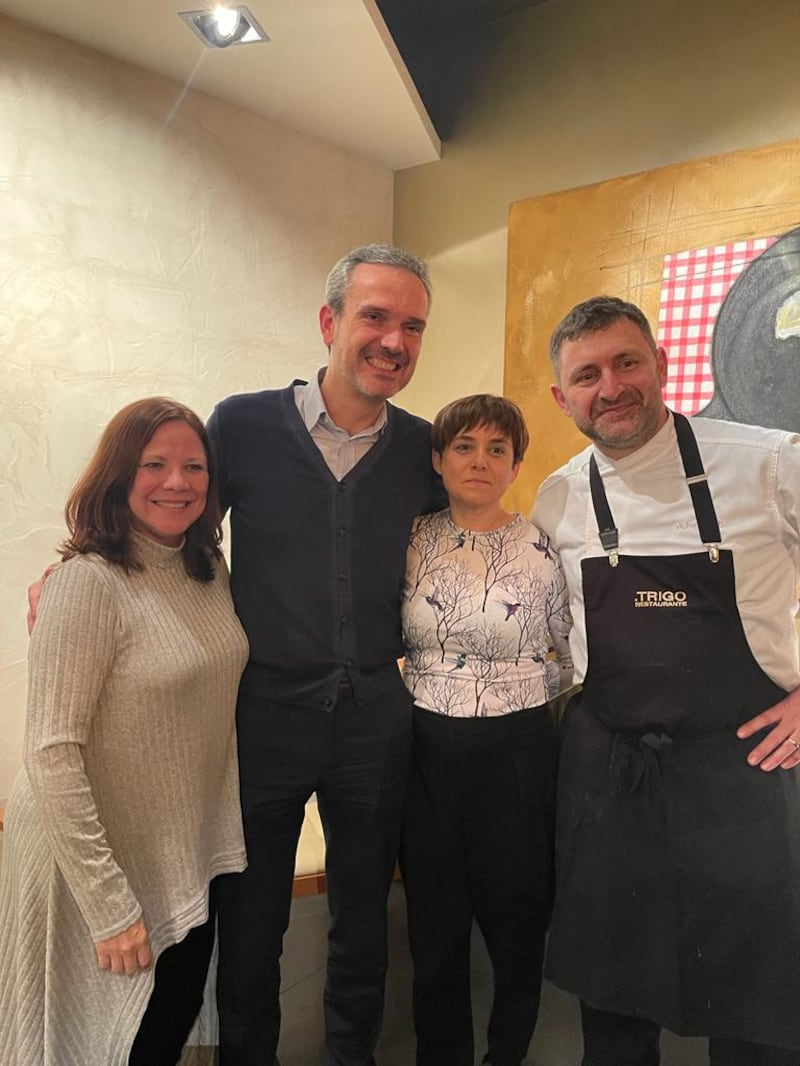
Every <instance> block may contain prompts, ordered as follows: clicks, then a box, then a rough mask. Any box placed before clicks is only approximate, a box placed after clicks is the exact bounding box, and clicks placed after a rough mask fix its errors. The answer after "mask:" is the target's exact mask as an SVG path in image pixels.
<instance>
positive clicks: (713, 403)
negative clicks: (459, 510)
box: [505, 141, 800, 510]
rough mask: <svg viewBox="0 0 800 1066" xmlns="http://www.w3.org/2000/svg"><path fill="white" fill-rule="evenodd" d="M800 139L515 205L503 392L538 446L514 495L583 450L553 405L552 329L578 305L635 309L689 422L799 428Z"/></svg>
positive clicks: (525, 492)
mask: <svg viewBox="0 0 800 1066" xmlns="http://www.w3.org/2000/svg"><path fill="white" fill-rule="evenodd" d="M798 173H800V141H788V142H782V143H780V144H777V145H769V146H767V147H764V148H757V149H751V150H747V151H741V152H734V153H729V154H726V155H721V156H714V157H711V158H708V159H701V160H695V161H692V162H689V163H681V164H677V165H674V166H669V167H663V168H659V169H658V170H652V171H648V172H645V173H642V174H634V175H630V176H628V177H623V178H615V179H612V180H610V181H605V182H600V183H599V184H596V185H590V186H584V187H581V188H577V189H568V190H566V191H563V192H558V193H552V194H549V195H547V196H540V197H535V198H533V199H530V200H524V201H521V202H519V203H516V204H513V205H512V207H511V212H510V218H509V248H508V291H507V304H506V352H505V393H506V395H508V396H510V397H512V398H513V399H515V400H517V402H518V403H520V404H521V406H522V408H523V410H524V412H525V415H526V418H527V420H528V425H529V428H530V430H531V438H532V445H531V449H530V451H529V453H528V457H527V458H526V461H525V463H524V465H523V468H522V472H521V473H520V477H519V478H518V480H517V483H516V485H515V486H514V489H513V490H512V494H511V495H512V500H511V502H512V504H513V505H514V506H516V507H518V508H519V509H520V510H527V509H529V508H530V505H531V502H532V500H533V497H534V495H535V492H536V488H537V486H538V484H539V483H540V482H541V480H542V479H543V478H544V477H545V476H546V475H547V474H548V473H550V471H552V470H553V469H555V468H556V467H557V466H559V465H560V464H561V463H563V462H564V461H565V460H566V459H568V458H569V456H570V455H573V454H574V453H575V452H577V451H579V450H580V449H582V448H583V447H585V445H586V440H585V438H584V437H583V436H582V435H581V434H580V433H579V432H578V431H577V430H576V429H575V427H574V426H573V425H572V422H571V421H570V420H569V419H568V418H566V417H565V416H564V415H563V414H562V413H561V412H560V411H559V410H558V409H557V407H556V405H555V403H554V402H553V400H552V397H551V396H550V383H551V381H552V372H551V368H550V360H549V355H548V341H549V337H550V333H551V332H552V330H553V328H554V327H555V325H556V324H557V323H558V321H559V320H560V319H561V317H562V316H563V315H564V314H565V313H566V312H567V311H568V310H569V309H570V308H571V307H572V306H573V305H574V304H576V303H578V302H580V301H581V300H584V299H587V298H588V297H590V296H595V295H597V294H599V293H608V294H610V295H614V296H621V297H622V298H623V299H626V300H631V301H633V302H634V303H636V304H638V305H639V306H640V307H641V308H642V310H643V311H644V312H645V314H646V315H647V316H648V318H649V320H650V322H651V324H652V326H653V329H654V331H656V332H657V339H658V342H659V344H662V345H663V346H664V348H665V349H666V351H667V356H668V359H669V361H670V373H669V378H668V382H667V386H666V389H665V399H666V401H667V403H668V404H669V405H670V406H672V407H674V408H675V409H677V410H680V411H682V412H683V413H685V414H696V413H698V412H701V411H702V413H704V414H708V415H710V416H712V417H718V418H732V419H733V420H735V421H742V422H754V423H757V424H761V425H773V426H780V427H781V428H786V429H792V430H797V431H800V182H798V180H797V175H798Z"/></svg>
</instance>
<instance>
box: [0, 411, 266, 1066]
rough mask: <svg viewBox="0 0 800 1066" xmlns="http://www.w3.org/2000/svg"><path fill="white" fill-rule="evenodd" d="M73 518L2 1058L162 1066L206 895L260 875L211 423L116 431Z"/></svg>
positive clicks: (5, 867) (34, 740)
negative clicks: (252, 859) (237, 725)
mask: <svg viewBox="0 0 800 1066" xmlns="http://www.w3.org/2000/svg"><path fill="white" fill-rule="evenodd" d="M67 524H68V528H69V537H68V539H67V540H66V542H65V544H64V545H63V548H62V560H63V562H62V564H61V565H60V566H59V567H58V568H57V569H56V570H55V571H54V573H53V574H52V575H51V576H50V577H49V578H48V579H47V583H46V585H45V589H44V593H43V595H42V600H41V604H40V607H39V618H38V621H37V623H36V627H35V629H34V632H33V637H32V640H31V649H30V661H29V690H28V712H27V719H26V729H25V743H24V769H23V770H22V771H21V772H20V774H19V776H18V778H17V780H16V782H15V784H14V786H13V789H12V793H11V796H10V797H9V801H8V806H7V811H6V831H5V845H4V856H3V864H2V872H1V873H0V1064H2V1066H144V1064H146V1066H161V1064H164V1066H166V1064H174V1063H175V1062H176V1061H177V1059H178V1058H179V1057H180V1052H181V1047H182V1046H183V1043H184V1041H185V1039H186V1036H187V1035H188V1032H189V1029H190V1028H191V1026H192V1023H193V1021H194V1018H195V1016H196V1014H197V1012H198V1010H199V1007H200V1003H201V1001H202V990H203V985H204V982H205V975H206V971H207V969H208V961H209V957H210V954H211V949H212V945H213V935H214V934H213V891H210V886H211V883H212V880H213V878H215V877H216V876H217V875H218V874H221V873H228V872H234V871H239V870H242V869H243V868H244V866H245V850H244V842H243V837H242V827H241V818H240V811H239V798H238V774H237V766H236V743H235V730H234V711H235V702H236V691H237V686H238V682H239V676H240V674H241V671H242V669H243V667H244V664H245V661H246V658H247V641H246V638H245V636H244V633H243V631H242V629H241V626H240V625H239V623H238V620H237V619H236V616H235V614H234V612H233V607H232V605H231V600H230V595H229V592H228V575H227V570H226V568H225V564H224V562H223V560H222V558H221V554H220V551H219V547H218V545H219V526H218V509H217V506H216V502H215V486H214V474H213V468H212V466H211V462H210V455H209V451H208V446H207V442H206V437H205V432H204V430H203V426H202V423H201V422H200V421H199V419H198V418H197V416H196V415H194V414H193V413H192V412H191V411H190V410H189V409H188V408H186V407H183V406H182V405H181V404H177V403H174V402H173V401H171V400H164V399H159V398H155V399H148V400H140V401H137V402H136V403H134V404H131V405H129V406H128V407H126V408H125V409H124V410H123V411H121V412H120V413H119V414H118V415H116V416H115V417H114V419H112V421H111V423H110V425H109V426H108V427H107V429H106V431H105V433H104V434H103V437H102V439H101V441H100V444H99V446H98V449H97V451H96V453H95V455H94V457H93V458H92V460H91V462H90V463H89V466H88V468H87V469H86V471H85V472H84V474H83V476H82V477H81V479H80V480H79V482H78V484H77V486H76V487H75V489H74V490H73V493H72V495H71V497H70V500H69V502H68V504H67ZM154 964H155V965H154Z"/></svg>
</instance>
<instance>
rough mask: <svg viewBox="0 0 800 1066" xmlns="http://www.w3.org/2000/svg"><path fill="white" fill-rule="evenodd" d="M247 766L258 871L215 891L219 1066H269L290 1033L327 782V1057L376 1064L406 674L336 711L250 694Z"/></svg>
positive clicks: (405, 733)
mask: <svg viewBox="0 0 800 1066" xmlns="http://www.w3.org/2000/svg"><path fill="white" fill-rule="evenodd" d="M237 729H238V738H239V773H240V779H241V794H242V812H243V817H244V831H245V841H246V844H247V860H248V866H247V870H246V871H245V872H244V873H242V874H236V875H233V876H229V877H223V878H220V885H219V892H218V928H219V970H218V977H217V1006H218V1009H219V1019H220V1060H219V1061H220V1066H270V1064H271V1063H272V1062H273V1061H274V1059H275V1056H276V1051H277V1046H278V1036H279V1031H280V1005H279V999H278V997H279V992H280V956H281V952H282V948H283V935H284V933H285V931H286V928H287V926H288V924H289V909H290V905H291V894H292V881H293V876H294V863H295V852H296V849H297V841H298V838H299V835H300V828H301V825H302V822H303V815H304V808H305V803H306V800H307V799H308V798H309V796H310V795H311V794H312V793H313V792H314V791H316V793H317V799H318V803H319V812H320V817H321V820H322V825H323V829H324V831H325V844H326V857H325V869H326V874H327V879H328V906H329V908H330V917H331V924H330V932H329V935H328V966H327V978H326V985H325V995H324V1015H325V1043H326V1058H325V1062H326V1066H368V1064H371V1063H372V1062H373V1058H372V1053H373V1051H374V1048H375V1045H376V1043H377V1041H378V1036H379V1035H380V1029H381V1022H382V1018H383V995H384V984H385V977H386V966H387V942H386V899H387V895H388V891H389V886H390V883H391V879H392V874H393V871H394V864H395V861H396V857H397V851H398V846H399V838H400V825H401V819H402V809H403V800H404V796H405V786H406V780H407V777H408V757H409V749H410V744H411V699H410V697H409V696H408V693H407V692H406V690H405V688H404V687H403V685H402V681H401V679H400V677H399V674H398V677H397V686H396V688H393V689H392V690H391V691H389V692H388V693H387V695H385V696H384V697H382V698H381V699H380V700H376V701H374V702H371V703H366V704H360V705H359V704H357V703H356V702H355V701H354V699H353V697H352V693H351V692H350V690H349V688H346V689H342V690H340V695H339V699H338V701H337V703H336V705H335V707H334V708H333V710H332V711H330V712H326V711H323V710H319V709H316V708H307V707H297V706H287V705H284V704H280V703H274V702H271V701H269V700H264V699H257V698H253V697H252V696H251V695H248V694H246V693H245V692H241V693H240V697H239V706H238V711H237Z"/></svg>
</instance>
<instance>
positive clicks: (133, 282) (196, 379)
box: [0, 19, 392, 798]
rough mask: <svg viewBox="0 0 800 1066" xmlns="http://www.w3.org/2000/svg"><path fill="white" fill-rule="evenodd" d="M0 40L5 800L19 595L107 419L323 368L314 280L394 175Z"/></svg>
mask: <svg viewBox="0 0 800 1066" xmlns="http://www.w3.org/2000/svg"><path fill="white" fill-rule="evenodd" d="M179 96H180V86H178V85H175V84H173V83H171V82H169V81H166V80H164V79H162V78H158V77H156V76H154V75H151V74H148V73H145V72H144V71H142V70H139V69H137V68H135V67H131V66H128V65H125V64H122V63H119V62H117V61H115V60H111V59H108V58H106V57H103V56H101V55H99V54H97V53H95V52H92V51H89V50H87V49H83V48H79V47H76V46H74V45H72V44H69V43H67V42H65V41H63V40H61V39H59V38H57V37H53V36H49V35H46V34H42V33H39V32H37V31H33V30H29V29H26V28H24V27H23V26H21V25H20V24H19V23H16V22H12V21H9V20H7V19H0V798H1V797H4V796H5V795H7V793H8V788H9V785H10V783H11V780H12V778H13V776H14V774H15V773H16V770H17V767H18V765H19V761H20V759H19V756H20V748H21V740H22V728H23V719H24V707H25V673H26V654H27V637H26V633H25V589H26V586H27V584H28V582H29V580H30V579H31V578H32V577H35V576H36V575H38V574H39V573H40V572H41V570H42V569H43V568H44V566H45V564H46V563H48V562H49V561H51V560H52V559H53V558H54V546H55V545H56V543H57V542H58V541H59V540H60V538H61V537H62V535H63V522H62V507H63V503H64V500H65V499H66V496H67V493H68V491H69V487H70V485H71V483H72V482H73V480H74V478H75V477H76V475H77V473H78V471H79V469H80V467H81V465H82V464H83V463H84V462H85V460H86V459H87V458H88V455H89V453H90V450H91V448H92V447H93V445H94V443H95V442H96V440H97V437H98V435H99V432H100V430H101V428H102V427H103V425H104V424H105V423H106V422H107V420H108V418H109V417H110V415H111V414H112V413H113V412H114V411H116V410H117V409H118V408H120V407H121V406H123V405H124V404H125V403H127V402H129V401H131V400H133V399H136V398H138V397H141V396H146V395H149V394H154V393H163V394H167V395H170V396H174V397H175V398H176V399H180V400H182V401H184V402H186V403H188V404H190V405H191V406H193V407H194V408H196V410H197V411H198V412H199V413H200V414H201V415H203V416H205V415H207V414H209V412H210V411H211V408H212V406H213V404H214V403H215V402H216V401H217V400H218V399H221V398H222V397H223V396H225V395H227V394H228V393H232V392H237V391H243V390H251V389H258V388H264V387H269V386H275V385H284V384H287V383H288V382H289V381H290V380H291V378H292V377H294V376H303V375H307V374H309V373H311V372H312V371H313V370H314V369H315V368H316V367H317V366H318V365H320V364H321V363H323V362H324V360H325V351H324V348H323V347H322V344H321V341H320V339H319V334H318V330H317V320H316V312H317V308H318V306H319V304H320V302H321V297H322V289H323V285H324V280H325V276H326V273H327V270H328V268H329V267H330V266H331V265H332V263H333V262H334V261H335V260H336V259H337V258H338V257H339V256H340V255H341V254H343V253H344V252H346V251H347V250H348V249H349V248H351V247H353V246H355V245H357V244H359V243H365V242H367V241H372V240H386V239H389V238H390V236H391V227H392V175H391V173H390V172H389V171H388V170H384V169H382V168H380V167H377V166H375V165H373V164H371V163H367V162H365V161H363V160H360V159H358V158H355V157H353V156H350V155H347V154H345V153H344V152H341V151H338V150H336V149H334V148H332V147H330V146H328V145H325V144H322V143H321V142H317V141H313V140H311V139H309V138H306V137H302V136H300V135H298V134H295V133H293V132H290V131H288V130H285V129H281V128H279V127H276V126H274V125H271V124H269V123H267V122H265V121H264V120H262V119H259V118H257V117H256V116H254V115H252V114H250V113H248V112H246V111H243V110H240V109H237V108H235V107H233V106H230V105H227V104H222V103H219V102H215V101H214V100H212V99H210V98H208V97H205V96H202V95H199V94H192V93H190V94H188V95H187V96H186V97H185V98H184V99H183V100H182V101H180V102H179Z"/></svg>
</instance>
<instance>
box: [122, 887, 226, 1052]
mask: <svg viewBox="0 0 800 1066" xmlns="http://www.w3.org/2000/svg"><path fill="white" fill-rule="evenodd" d="M213 887H214V884H213V883H212V891H211V892H210V894H209V895H210V899H209V908H210V911H211V913H210V916H209V919H208V921H207V922H205V923H204V924H203V925H199V926H197V927H196V928H195V929H190V930H189V932H188V933H187V934H186V936H185V937H184V938H183V940H181V941H180V943H178V944H173V945H172V947H169V948H167V949H166V951H164V952H162V954H161V956H160V958H159V960H158V962H157V963H156V977H155V985H154V987H153V991H152V993H151V995H150V999H149V1001H148V1003H147V1008H146V1009H145V1012H144V1015H143V1016H142V1022H141V1025H140V1026H139V1031H138V1033H137V1034H136V1037H135V1039H134V1041H133V1046H132V1047H131V1053H130V1057H129V1058H128V1066H175V1063H176V1062H177V1061H178V1060H179V1059H180V1057H181V1052H182V1051H183V1046H184V1044H185V1043H186V1039H187V1037H188V1036H189V1033H190V1032H191V1029H192V1026H193V1025H194V1022H195V1019H196V1018H197V1015H198V1014H199V1013H200V1008H201V1007H202V1005H203V989H204V988H205V983H206V977H207V975H208V964H209V961H210V959H211V953H212V951H213V950H214V910H213V900H214V893H213Z"/></svg>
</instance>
